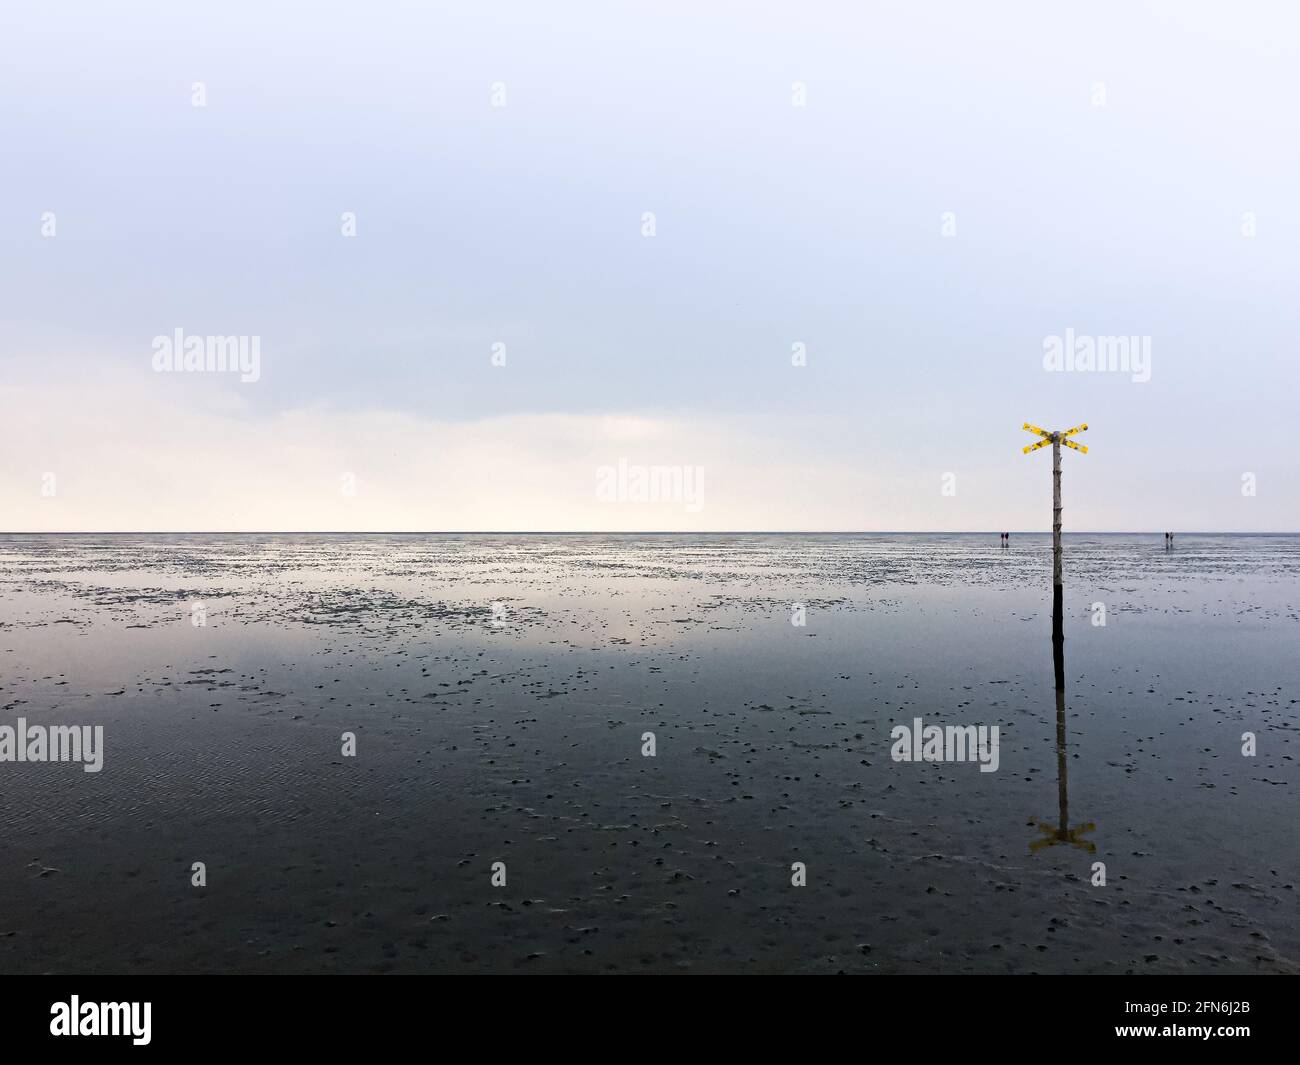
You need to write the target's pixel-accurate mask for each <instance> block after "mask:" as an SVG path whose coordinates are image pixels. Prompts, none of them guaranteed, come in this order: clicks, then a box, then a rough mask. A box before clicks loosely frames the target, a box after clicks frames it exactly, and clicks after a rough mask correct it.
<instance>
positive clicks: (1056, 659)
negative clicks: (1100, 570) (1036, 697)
mask: <svg viewBox="0 0 1300 1065" xmlns="http://www.w3.org/2000/svg"><path fill="white" fill-rule="evenodd" d="M1054 591H1055V592H1056V594H1055V595H1053V597H1052V598H1053V603H1052V667H1053V671H1054V672H1055V674H1056V796H1057V805H1058V807H1059V809H1058V813H1059V815H1060V816H1059V820H1058V821H1057V823H1056V824H1055V825H1053V824H1050V823H1049V822H1047V821H1041V820H1038V819H1037V818H1035V823H1036V824H1037V825H1038V830H1039V831H1040V832H1041V833H1042V834H1043V838H1042V839H1036V840H1034V841H1033V842H1032V843H1030V844H1029V849H1030V850H1031V851H1037V850H1041V849H1042V848H1044V847H1054V846H1056V844H1058V843H1068V844H1070V845H1071V846H1073V847H1080V848H1082V849H1083V850H1086V851H1087V852H1088V853H1089V854H1093V853H1096V850H1097V846H1096V844H1094V843H1091V842H1089V841H1088V840H1086V839H1083V838H1082V836H1083V834H1084V833H1085V832H1091V831H1093V829H1095V828H1096V827H1097V826H1096V825H1095V824H1093V823H1092V822H1091V821H1089V822H1088V823H1087V824H1083V825H1076V826H1075V827H1074V828H1071V827H1070V799H1069V788H1068V781H1067V770H1066V761H1065V626H1064V623H1063V622H1064V618H1063V616H1062V615H1063V607H1062V599H1063V598H1064V597H1063V596H1062V595H1061V594H1060V593H1061V586H1060V585H1059V584H1058V585H1056V587H1055V589H1054Z"/></svg>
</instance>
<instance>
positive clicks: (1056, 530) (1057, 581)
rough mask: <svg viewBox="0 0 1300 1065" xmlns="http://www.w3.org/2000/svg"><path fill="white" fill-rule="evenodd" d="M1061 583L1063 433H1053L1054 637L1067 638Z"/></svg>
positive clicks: (1055, 638)
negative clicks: (1063, 618) (1063, 616)
mask: <svg viewBox="0 0 1300 1065" xmlns="http://www.w3.org/2000/svg"><path fill="white" fill-rule="evenodd" d="M1064 598H1065V596H1064V590H1063V588H1062V584H1061V434H1060V433H1053V434H1052V639H1054V640H1063V639H1065V631H1064V625H1063V622H1062V611H1063V607H1064Z"/></svg>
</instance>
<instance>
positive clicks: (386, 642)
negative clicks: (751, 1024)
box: [0, 533, 1300, 973]
mask: <svg viewBox="0 0 1300 1065" xmlns="http://www.w3.org/2000/svg"><path fill="white" fill-rule="evenodd" d="M1065 558H1066V576H1065V611H1066V613H1065V635H1066V641H1065V677H1066V696H1065V702H1066V714H1065V724H1066V729H1065V744H1064V746H1063V747H1061V746H1059V745H1058V731H1057V722H1056V704H1055V699H1054V682H1053V662H1052V651H1051V643H1050V629H1051V617H1050V611H1051V589H1050V579H1051V576H1050V575H1051V539H1050V536H1044V535H1034V534H1013V536H1012V538H1011V544H1010V547H1009V548H1006V549H1003V548H1000V546H999V542H998V536H997V534H996V533H989V534H864V535H848V534H843V535H841V534H825V535H757V534H755V535H740V534H736V535H721V534H719V535H703V534H700V535H696V534H680V535H636V534H628V535H612V534H611V535H606V534H591V535H585V534H584V535H542V534H538V535H515V534H500V535H478V534H476V535H470V534H465V535H450V534H428V535H415V534H411V535H395V534H394V535H389V534H374V535H350V534H349V535H345V534H303V535H280V534H264V535H254V534H247V535H245V534H239V535H234V534H231V535H218V534H192V535H147V534H138V535H103V534H84V535H82V534H78V535H35V534H32V535H27V534H3V535H0V726H16V725H17V722H18V720H19V719H20V718H21V719H23V720H24V721H25V722H26V723H27V725H40V726H43V727H47V728H48V727H55V726H61V725H66V726H73V727H78V726H79V727H83V728H84V727H91V726H102V729H103V732H102V737H103V739H102V750H101V751H100V757H101V759H102V765H101V767H100V769H99V771H97V772H83V770H82V767H81V766H78V765H75V764H68V763H66V762H55V761H48V762H41V761H15V760H9V761H0V831H2V833H3V834H2V837H0V838H2V839H3V844H2V845H0V972H7V973H36V972H62V973H126V972H161V973H173V972H175V973H188V972H240V973H245V972H257V973H261V972H429V971H439V972H825V973H835V972H865V973H873V972H890V973H899V972H909V973H910V972H952V973H1023V972H1035V973H1066V972H1089V973H1092V972H1096V973H1161V972H1198V973H1199V972H1206V973H1211V972H1213V973H1219V972H1249V973H1282V972H1285V973H1294V972H1298V971H1300V920H1298V918H1300V900H1298V898H1297V894H1298V891H1297V888H1298V885H1300V818H1297V810H1298V809H1300V807H1298V806H1297V800H1298V798H1300V793H1298V791H1297V785H1298V784H1300V774H1298V772H1297V762H1296V758H1297V755H1298V754H1300V733H1298V731H1297V730H1298V729H1300V654H1297V648H1300V538H1297V537H1291V536H1262V535H1261V536H1233V535H1192V534H1187V535H1180V536H1179V537H1178V538H1177V541H1176V547H1175V548H1174V549H1173V550H1171V551H1167V550H1165V548H1164V544H1163V540H1162V537H1161V535H1160V534H1159V533H1157V534H1154V535H1137V534H1134V535H1124V534H1113V535H1074V536H1070V535H1067V536H1066V539H1065ZM1098 604H1101V606H1102V607H1103V614H1102V615H1099V612H1098V609H1097V605H1098ZM1099 616H1104V622H1105V623H1104V624H1098V623H1097V620H1098V617H1099ZM801 621H802V624H800V623H799V622H801ZM918 718H920V719H923V720H924V721H925V722H926V723H927V724H930V723H933V724H935V725H939V726H994V725H996V726H998V735H999V737H1000V751H999V757H998V763H997V768H996V771H991V772H981V770H980V766H979V765H976V764H974V763H972V762H948V761H924V760H909V761H897V760H895V759H894V758H893V757H891V747H892V742H891V738H890V737H891V730H893V729H894V728H895V727H896V726H899V725H911V724H912V723H913V722H914V721H915V720H916V719H918ZM1247 733H1249V734H1251V735H1252V736H1253V737H1254V753H1253V754H1244V753H1243V749H1244V748H1245V747H1246V743H1247V741H1246V740H1245V739H1244V737H1245V735H1246V734H1247ZM345 734H351V735H352V736H354V737H355V754H350V753H345V746H346V741H345ZM647 734H652V741H653V755H648V754H646V753H645V752H646V750H647V742H648V741H647V739H646V736H647ZM1062 752H1063V753H1064V758H1063V759H1061V758H1059V757H1058V755H1059V754H1061V753H1062ZM1062 761H1063V762H1064V764H1065V765H1066V766H1067V768H1068V782H1067V786H1066V787H1064V788H1062V786H1061V781H1060V779H1059V766H1060V763H1061V762H1062ZM1063 802H1065V803H1067V804H1068V808H1067V809H1066V811H1065V814H1066V819H1067V821H1068V824H1069V825H1070V826H1071V827H1072V828H1077V829H1078V833H1077V835H1076V836H1075V837H1074V838H1073V839H1072V840H1069V841H1059V840H1058V841H1052V842H1050V843H1044V842H1043V841H1045V840H1048V839H1049V836H1048V834H1047V833H1046V831H1045V829H1043V828H1042V827H1040V826H1041V824H1043V823H1045V824H1055V823H1056V822H1057V820H1058V816H1059V814H1060V807H1061V805H1062V803H1063ZM1035 844H1039V845H1038V846H1034V845H1035ZM195 863H202V866H203V872H204V883H203V885H202V886H196V885H195V883H194V877H195V872H194V870H195ZM495 863H502V865H503V867H504V883H503V884H500V883H499V880H500V879H501V878H500V876H498V877H497V878H496V879H497V880H498V883H497V884H494V882H493V880H494V874H493V867H494V864H495ZM797 863H799V864H801V865H802V869H803V878H804V879H805V881H806V882H805V883H803V884H802V885H797V884H796V883H794V881H796V880H798V879H800V878H799V875H798V873H797V871H796V870H795V867H796V864H797ZM1098 863H1101V865H1103V866H1104V884H1101V883H1098V871H1097V866H1098ZM500 868H501V867H500V866H499V867H498V870H499V871H500Z"/></svg>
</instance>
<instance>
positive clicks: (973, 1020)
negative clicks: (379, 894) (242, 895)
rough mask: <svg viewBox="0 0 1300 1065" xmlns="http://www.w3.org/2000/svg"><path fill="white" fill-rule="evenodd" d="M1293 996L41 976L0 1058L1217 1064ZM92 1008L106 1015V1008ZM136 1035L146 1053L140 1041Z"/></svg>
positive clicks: (6, 1031) (1262, 1037) (1112, 989)
mask: <svg viewBox="0 0 1300 1065" xmlns="http://www.w3.org/2000/svg"><path fill="white" fill-rule="evenodd" d="M1296 986H1297V985H1295V984H1288V983H1287V982H1286V981H1285V980H1284V979H1283V978H1280V977H1275V978H1268V977H1253V976H1240V977H1219V976H1195V975H1188V976H1178V977H1174V976H1170V977H1119V976H1107V977H1100V976H1091V977H1070V976H1058V977H1041V976H1039V977H1032V976H1024V977H1020V976H987V977H969V976H960V977H958V976H947V977H944V976H894V977H889V976H881V977H876V978H874V979H872V980H871V982H870V983H869V984H867V985H860V986H858V987H855V988H853V989H852V990H849V989H848V988H844V989H843V990H844V993H845V994H846V995H851V996H852V1007H851V1009H850V1010H848V1011H845V1010H840V1009H837V1008H836V1007H835V1005H834V999H832V1000H831V1001H830V1002H825V1001H822V1000H823V999H824V997H825V995H826V992H825V990H820V991H818V992H817V1001H816V1002H815V1003H814V1002H813V1001H801V998H802V996H801V995H800V994H799V991H798V990H796V989H795V988H794V987H793V986H791V985H790V984H789V983H785V984H783V985H782V986H780V987H773V986H771V985H766V986H765V985H762V984H756V983H754V982H752V981H751V982H749V983H747V984H746V985H745V987H744V988H743V989H737V988H734V987H733V989H732V991H731V992H726V991H723V992H721V994H719V995H718V996H716V997H715V996H712V995H710V996H708V998H707V1005H706V999H705V997H704V996H701V995H700V992H699V990H698V989H696V988H694V987H692V988H691V989H690V990H689V991H686V990H685V989H684V988H681V987H680V986H679V987H671V986H663V985H661V986H660V987H658V988H656V989H655V990H654V991H653V992H650V991H645V990H642V991H640V992H639V993H638V992H636V991H634V990H633V989H631V988H629V987H627V986H624V985H619V986H618V987H617V991H616V993H608V992H607V993H604V994H602V993H601V992H600V991H598V990H596V989H595V988H593V987H592V986H591V985H590V984H587V985H585V986H584V987H583V988H582V990H581V991H580V992H578V994H577V995H575V994H574V992H575V991H576V990H577V989H574V988H570V990H569V993H568V994H566V995H565V996H564V999H563V1001H562V1002H557V1001H552V996H551V995H550V994H547V991H548V990H549V991H550V992H552V994H555V993H557V992H558V991H559V989H558V988H555V987H552V988H549V989H546V990H543V989H542V988H540V987H536V986H530V987H528V988H527V990H525V989H524V985H522V984H520V983H518V982H516V983H515V984H513V985H512V986H511V987H510V988H509V989H508V990H507V989H506V988H504V987H502V986H500V984H498V985H497V986H494V987H492V988H488V987H487V986H486V984H485V983H483V982H482V981H479V982H475V983H473V984H467V983H465V982H461V983H460V984H458V985H457V984H453V983H452V982H450V981H448V980H446V979H438V978H435V977H427V976H425V977H421V976H400V977H399V976H392V977H381V976H356V977H340V976H328V977H327V976H318V977H310V976H307V977H304V976H293V977H290V976H257V977H253V976H242V977H236V976H191V977H154V976H135V977H125V976H124V977H100V976H96V977H84V978H83V977H71V976H46V977H26V978H21V979H19V978H5V979H4V980H2V981H0V1031H2V1032H3V1035H2V1036H0V1040H2V1042H0V1046H3V1048H4V1050H5V1057H6V1060H9V1061H19V1060H21V1059H20V1058H19V1057H17V1056H15V1054H14V1052H15V1051H20V1050H28V1051H35V1052H38V1053H39V1052H42V1051H50V1050H67V1049H74V1050H81V1051H85V1052H88V1053H100V1052H102V1051H103V1050H106V1049H110V1048H111V1049H113V1050H115V1051H116V1050H122V1051H127V1052H130V1053H132V1054H138V1053H149V1052H153V1051H161V1052H163V1053H167V1052H172V1051H189V1050H201V1051H202V1052H203V1055H204V1057H209V1056H210V1055H211V1053H212V1052H214V1051H217V1052H219V1051H221V1050H292V1051H297V1052H301V1051H313V1050H317V1049H319V1050H320V1051H322V1052H328V1053H329V1054H330V1055H331V1057H332V1058H334V1057H337V1056H338V1055H339V1054H341V1053H347V1052H350V1051H356V1050H375V1049H379V1048H390V1047H391V1048H393V1049H397V1048H399V1047H400V1046H401V1045H402V1044H403V1043H404V1042H407V1041H414V1040H419V1041H420V1045H422V1046H424V1047H425V1049H426V1050H436V1049H439V1048H440V1049H442V1050H444V1051H451V1052H454V1053H459V1052H460V1051H456V1050H455V1047H456V1045H457V1044H459V1043H462V1041H465V1040H468V1042H469V1044H470V1046H475V1045H479V1046H480V1051H479V1052H480V1053H484V1054H487V1055H489V1056H495V1055H492V1051H494V1050H499V1049H500V1048H501V1047H502V1046H507V1045H511V1044H512V1043H513V1044H515V1045H518V1044H521V1043H526V1044H528V1047H529V1049H531V1050H532V1051H534V1052H538V1053H540V1052H542V1051H544V1050H547V1049H548V1044H549V1049H550V1050H552V1051H553V1050H555V1049H557V1048H558V1047H560V1046H562V1045H568V1046H570V1047H572V1046H575V1045H576V1046H581V1045H584V1044H585V1045H587V1046H589V1047H590V1046H591V1045H592V1044H590V1043H588V1042H587V1040H588V1039H590V1038H592V1037H599V1043H598V1044H597V1045H603V1046H605V1047H607V1048H608V1047H609V1046H611V1044H610V1040H611V1039H616V1038H617V1035H616V1033H617V1032H618V1031H619V1030H623V1031H624V1036H625V1037H627V1038H629V1039H631V1040H632V1041H633V1042H635V1043H636V1044H638V1045H644V1044H645V1043H646V1042H648V1043H649V1044H650V1045H651V1046H653V1044H654V1042H655V1040H656V1033H658V1034H659V1035H660V1036H661V1037H662V1038H664V1039H665V1040H671V1042H665V1044H664V1047H663V1049H664V1050H665V1052H667V1053H670V1054H672V1055H673V1056H677V1055H678V1054H679V1053H680V1052H681V1051H682V1050H683V1048H684V1047H685V1046H687V1045H689V1046H690V1047H691V1048H692V1049H694V1050H698V1049H700V1048H702V1047H709V1046H711V1045H714V1044H715V1043H716V1044H718V1045H719V1046H722V1045H730V1048H731V1049H730V1051H729V1053H730V1055H731V1056H733V1057H734V1056H735V1053H734V1051H735V1049H736V1047H737V1045H743V1043H745V1042H748V1041H749V1039H753V1038H755V1037H758V1038H761V1039H762V1040H763V1043H764V1046H766V1047H768V1049H769V1050H770V1049H771V1046H770V1040H771V1039H772V1038H773V1037H776V1038H777V1039H780V1040H785V1039H788V1040H789V1042H790V1043H791V1045H792V1046H800V1045H802V1046H804V1047H805V1048H806V1049H808V1050H812V1049H813V1048H814V1047H815V1046H816V1045H817V1044H818V1043H819V1042H820V1041H821V1040H823V1039H825V1038H826V1036H827V1035H828V1034H829V1033H831V1032H835V1031H838V1032H840V1033H842V1034H845V1035H850V1036H851V1037H852V1038H854V1039H862V1038H864V1037H865V1038H868V1039H887V1040H889V1039H902V1040H904V1041H909V1040H914V1041H916V1046H917V1048H918V1049H922V1048H923V1049H924V1050H925V1051H926V1052H927V1053H929V1052H932V1051H934V1050H935V1049H942V1048H945V1047H948V1046H951V1047H952V1048H953V1049H962V1050H971V1049H973V1048H975V1047H979V1048H981V1049H984V1050H990V1049H995V1048H998V1047H1001V1048H1005V1049H1010V1048H1013V1047H1017V1046H1019V1047H1021V1048H1023V1049H1024V1050H1043V1049H1046V1048H1048V1047H1051V1046H1062V1047H1063V1046H1068V1047H1070V1049H1071V1050H1073V1051H1078V1050H1083V1051H1086V1050H1089V1049H1092V1048H1100V1047H1112V1046H1116V1045H1119V1044H1125V1043H1128V1044H1133V1045H1134V1046H1135V1047H1140V1046H1143V1045H1150V1044H1152V1043H1155V1044H1163V1046H1161V1047H1159V1049H1161V1050H1168V1049H1175V1050H1176V1051H1177V1052H1178V1053H1182V1052H1185V1051H1186V1050H1187V1049H1188V1048H1191V1047H1196V1046H1200V1047H1205V1048H1209V1049H1211V1050H1212V1051H1214V1052H1219V1053H1224V1052H1230V1051H1231V1050H1234V1049H1239V1048H1240V1047H1241V1045H1242V1044H1244V1045H1245V1046H1246V1047H1249V1048H1253V1049H1255V1050H1259V1049H1264V1048H1273V1047H1276V1048H1278V1049H1281V1047H1283V1046H1284V1045H1285V1046H1288V1047H1290V1046H1292V1045H1293V1044H1294V1040H1295V1035H1296V1011H1295V1007H1294V1003H1293V992H1294V991H1295V988H1296ZM73 996H75V997H76V998H75V1005H76V1006H77V1016H76V1017H75V1024H76V1030H77V1033H78V1034H59V1035H55V1034H52V1030H51V1029H52V1025H53V1026H54V1027H55V1028H64V1029H66V1028H67V1026H68V1025H67V1023H65V1022H67V1021H72V1020H73V1019H74V1018H73V1016H72V1013H71V1008H72V1006H73V1005H74V999H73ZM769 999H770V1000H771V1002H770V1003H768V1002H767V1000H769ZM145 1003H148V1005H149V1009H148V1013H147V1014H146V1013H145V1011H144V1008H143V1007H144V1004H145ZM104 1004H117V1006H116V1008H114V1007H113V1006H112V1005H110V1006H109V1007H108V1008H107V1010H105V1006H104ZM123 1004H134V1005H135V1006H136V1008H135V1009H134V1010H131V1009H129V1007H128V1006H124V1005H123ZM742 1004H743V1009H742V1010H740V1011H739V1012H738V1011H736V1010H735V1007H736V1006H741V1005H742ZM756 1005H757V1006H758V1007H759V1008H760V1009H762V1011H763V1012H762V1013H761V1014H756V1013H755V1012H754V1008H755V1006H756ZM146 1017H147V1025H146V1024H145V1023H144V1021H145V1019H146ZM760 1017H761V1019H758V1018H760ZM113 1018H116V1023H117V1025H118V1027H119V1029H121V1028H126V1029H127V1034H124V1035H123V1034H119V1035H116V1036H115V1035H111V1034H109V1035H103V1034H101V1035H93V1034H85V1033H89V1032H90V1031H91V1030H92V1029H94V1028H97V1027H101V1026H103V1027H107V1028H109V1029H110V1030H111V1028H112V1026H113V1024H114V1023H115V1022H114V1020H113ZM132 1021H134V1022H135V1023H134V1024H133V1023H132ZM145 1028H147V1032H141V1030H142V1029H145ZM701 1029H703V1031H702V1030H701ZM709 1031H711V1032H713V1033H714V1036H713V1038H709V1037H708V1036H707V1035H706V1034H705V1032H709ZM133 1033H139V1034H133ZM562 1033H563V1034H562ZM690 1033H694V1034H690ZM688 1035H689V1038H688ZM146 1037H147V1039H148V1042H147V1043H144V1042H142V1041H141V1042H137V1040H143V1038H146ZM452 1040H454V1041H455V1042H452ZM480 1040H482V1042H481V1043H480ZM683 1040H685V1042H683ZM810 1040H811V1042H809V1041H810ZM628 1045H630V1044H628ZM881 1045H884V1044H881ZM465 1049H466V1050H468V1049H469V1048H468V1047H466V1048H465Z"/></svg>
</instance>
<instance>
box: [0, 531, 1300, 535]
mask: <svg viewBox="0 0 1300 1065" xmlns="http://www.w3.org/2000/svg"><path fill="white" fill-rule="evenodd" d="M1006 531H1008V530H1005V529H1001V530H1000V529H25V530H24V529H17V530H0V536H995V535H998V534H999V533H1001V532H1006ZM1010 532H1011V534H1012V535H1014V536H1051V535H1052V530H1051V529H1011V530H1010ZM1174 533H1175V535H1177V536H1300V532H1297V531H1289V530H1268V529H1263V530H1261V529H1185V530H1177V529H1175V530H1174ZM1061 535H1062V536H1161V535H1163V532H1162V531H1161V530H1147V529H1073V530H1066V529H1062V530H1061Z"/></svg>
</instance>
